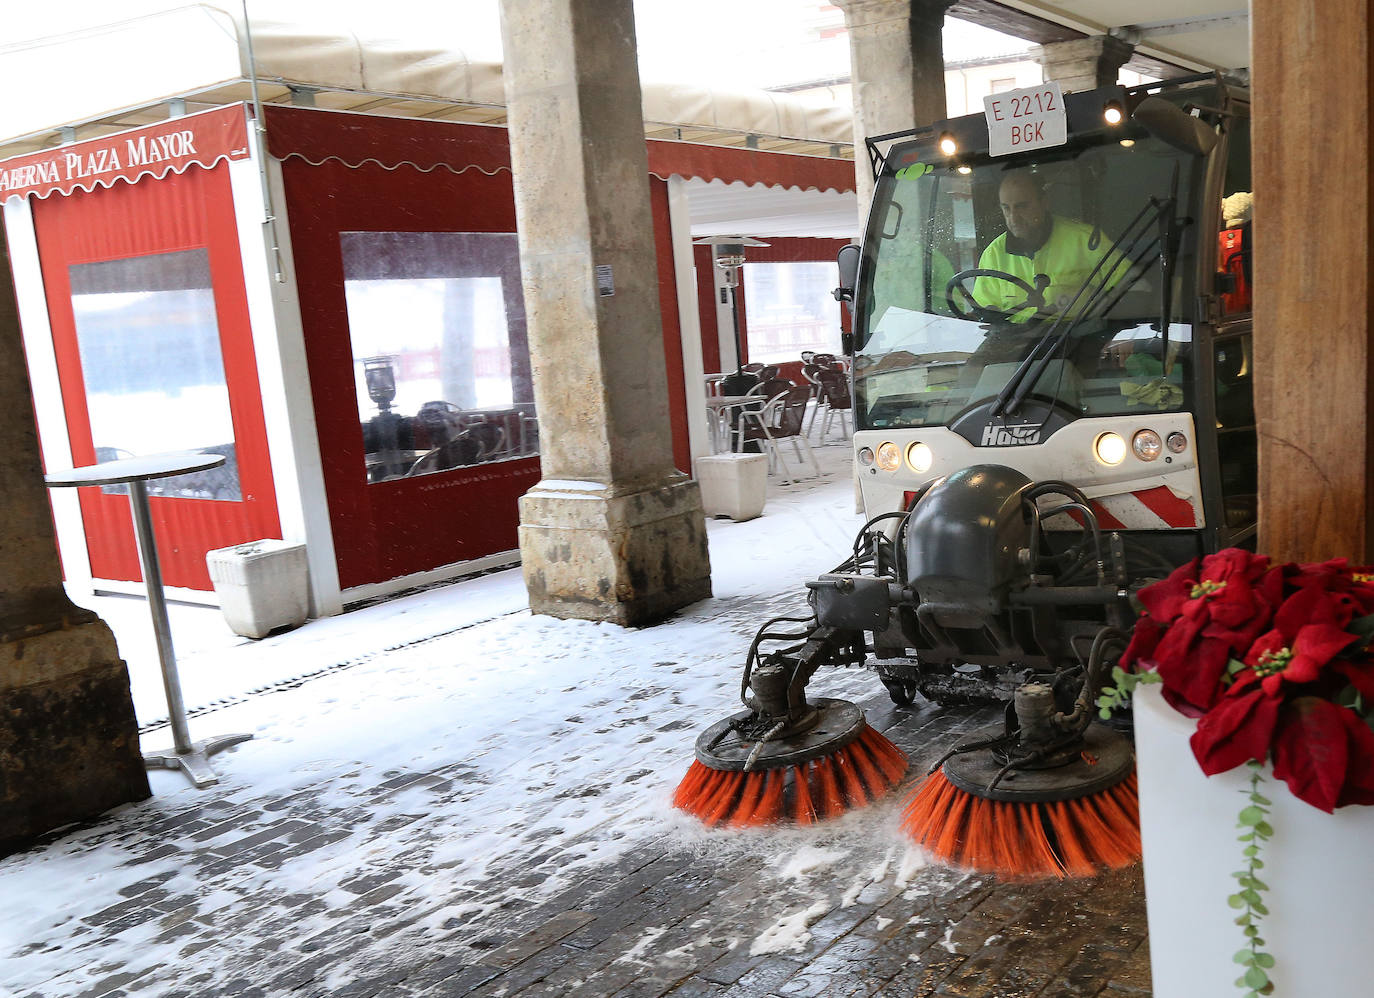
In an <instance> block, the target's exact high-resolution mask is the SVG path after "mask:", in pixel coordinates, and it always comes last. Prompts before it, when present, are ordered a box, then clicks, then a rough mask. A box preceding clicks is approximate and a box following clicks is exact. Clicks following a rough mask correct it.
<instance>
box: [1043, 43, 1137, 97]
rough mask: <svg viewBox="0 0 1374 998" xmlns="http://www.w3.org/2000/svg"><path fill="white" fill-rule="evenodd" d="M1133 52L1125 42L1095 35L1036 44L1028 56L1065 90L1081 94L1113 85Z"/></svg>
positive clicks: (1048, 78) (1048, 77)
mask: <svg viewBox="0 0 1374 998" xmlns="http://www.w3.org/2000/svg"><path fill="white" fill-rule="evenodd" d="M1134 52H1135V46H1133V45H1131V44H1130V43H1128V42H1123V41H1122V40H1121V39H1119V38H1113V37H1111V36H1110V35H1096V36H1094V37H1092V38H1075V39H1074V40H1073V41H1070V42H1051V43H1050V44H1049V45H1037V46H1036V47H1035V48H1033V49H1031V58H1032V59H1034V60H1035V61H1036V62H1038V63H1040V65H1041V66H1043V67H1044V69H1045V79H1046V80H1054V81H1055V82H1057V83H1058V84H1059V86H1060V87H1061V88H1063V89H1064V90H1065V91H1067V92H1070V93H1081V92H1083V91H1084V90H1096V89H1097V88H1098V87H1110V86H1112V85H1113V84H1115V83H1116V82H1117V76H1118V74H1119V73H1120V72H1121V67H1122V66H1124V65H1126V63H1127V62H1129V61H1130V58H1131V55H1132V54H1133V53H1134Z"/></svg>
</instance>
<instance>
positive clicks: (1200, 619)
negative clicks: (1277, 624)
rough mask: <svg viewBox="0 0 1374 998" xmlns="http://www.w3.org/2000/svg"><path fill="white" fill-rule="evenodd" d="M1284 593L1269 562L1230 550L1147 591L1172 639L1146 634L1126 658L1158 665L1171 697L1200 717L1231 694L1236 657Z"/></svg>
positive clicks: (1154, 614) (1148, 603)
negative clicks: (1230, 669) (1228, 681)
mask: <svg viewBox="0 0 1374 998" xmlns="http://www.w3.org/2000/svg"><path fill="white" fill-rule="evenodd" d="M1282 587H1283V579H1282V577H1281V576H1280V574H1279V573H1278V572H1275V571H1272V570H1270V568H1269V559H1268V558H1264V557H1261V556H1258V555H1253V554H1250V553H1249V552H1248V551H1240V550H1237V549H1234V548H1228V549H1227V550H1225V551H1220V552H1218V553H1217V554H1214V555H1209V556H1208V557H1207V558H1204V559H1202V560H1201V561H1200V562H1199V561H1197V560H1194V561H1191V562H1189V563H1187V564H1186V565H1183V566H1181V567H1179V568H1178V569H1176V570H1175V571H1174V572H1172V573H1170V575H1169V577H1168V578H1167V579H1165V580H1163V581H1162V582H1157V583H1155V584H1154V585H1151V586H1147V587H1146V588H1144V589H1142V590H1141V591H1140V594H1139V597H1140V601H1141V603H1142V604H1143V605H1144V606H1145V608H1146V612H1147V614H1148V618H1149V619H1150V620H1151V621H1152V622H1153V623H1154V624H1155V626H1157V627H1162V628H1164V629H1165V633H1164V634H1163V635H1157V634H1151V633H1149V632H1147V633H1146V635H1145V636H1144V637H1143V638H1142V641H1141V643H1140V645H1139V646H1137V645H1136V644H1135V642H1134V640H1133V642H1132V645H1133V648H1132V649H1129V650H1128V651H1127V654H1126V660H1127V662H1128V663H1131V664H1133V663H1134V662H1135V661H1136V660H1137V659H1139V660H1143V661H1145V662H1146V663H1147V664H1150V665H1153V666H1154V668H1155V670H1156V671H1157V672H1158V673H1159V675H1160V678H1161V679H1163V681H1164V696H1165V698H1166V699H1167V700H1168V701H1169V702H1170V703H1171V704H1173V705H1174V706H1175V707H1176V708H1177V709H1179V710H1181V711H1183V712H1184V713H1188V714H1193V715H1197V714H1199V713H1201V712H1202V711H1205V710H1207V709H1208V708H1209V707H1211V706H1212V705H1213V704H1214V703H1216V701H1217V698H1218V697H1219V696H1220V695H1221V694H1222V693H1223V692H1224V689H1225V687H1224V686H1223V684H1222V678H1223V677H1224V675H1225V673H1226V666H1227V663H1228V662H1229V661H1230V660H1231V658H1232V657H1233V656H1235V655H1237V654H1240V653H1242V652H1243V651H1244V650H1245V649H1247V648H1248V647H1249V646H1250V645H1251V643H1253V641H1254V640H1255V638H1256V636H1257V635H1259V634H1260V633H1261V632H1262V631H1264V629H1265V628H1266V627H1268V626H1269V622H1270V618H1271V615H1272V613H1273V608H1274V607H1275V606H1277V605H1278V603H1279V601H1280V599H1281V594H1282ZM1137 627H1139V625H1137ZM1132 656H1135V657H1132Z"/></svg>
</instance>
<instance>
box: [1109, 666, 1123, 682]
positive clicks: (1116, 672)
mask: <svg viewBox="0 0 1374 998" xmlns="http://www.w3.org/2000/svg"><path fill="white" fill-rule="evenodd" d="M1112 679H1114V680H1116V683H1117V685H1118V686H1120V685H1121V684H1122V683H1123V682H1125V681H1126V670H1125V669H1123V668H1121V666H1119V665H1114V666H1112Z"/></svg>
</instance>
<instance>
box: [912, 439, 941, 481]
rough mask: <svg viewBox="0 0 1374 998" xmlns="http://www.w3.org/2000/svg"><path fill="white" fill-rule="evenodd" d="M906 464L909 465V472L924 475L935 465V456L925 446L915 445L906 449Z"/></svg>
mask: <svg viewBox="0 0 1374 998" xmlns="http://www.w3.org/2000/svg"><path fill="white" fill-rule="evenodd" d="M906 463H907V464H909V465H911V470H912V471H914V472H916V474H918V475H924V474H925V473H926V472H927V471H929V470H930V466H931V465H932V464H934V463H935V455H934V454H932V453H931V452H930V448H929V447H927V446H926V445H925V444H922V443H915V444H912V445H911V446H910V447H908V448H907V449H906Z"/></svg>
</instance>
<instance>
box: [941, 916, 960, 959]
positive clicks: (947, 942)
mask: <svg viewBox="0 0 1374 998" xmlns="http://www.w3.org/2000/svg"><path fill="white" fill-rule="evenodd" d="M940 945H941V946H943V947H944V948H945V951H946V952H948V953H958V952H959V946H958V944H957V943H955V942H954V923H953V922H950V923H949V927H948V928H947V929H945V937H944V938H943V939H941V940H940Z"/></svg>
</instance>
